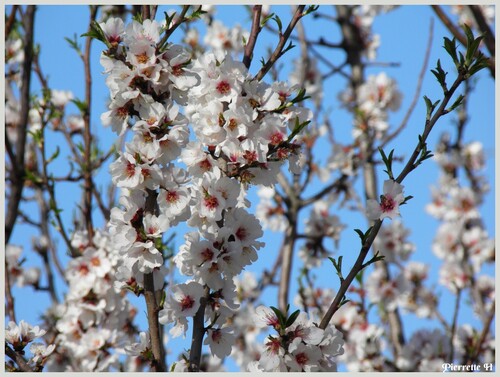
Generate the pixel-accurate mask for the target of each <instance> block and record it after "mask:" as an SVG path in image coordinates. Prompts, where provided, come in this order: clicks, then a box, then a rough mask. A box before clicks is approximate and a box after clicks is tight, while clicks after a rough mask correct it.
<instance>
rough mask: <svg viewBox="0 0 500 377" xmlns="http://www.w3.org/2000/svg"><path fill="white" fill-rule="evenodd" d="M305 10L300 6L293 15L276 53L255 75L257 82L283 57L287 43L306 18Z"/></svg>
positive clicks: (281, 36) (303, 6)
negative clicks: (297, 25)
mask: <svg viewBox="0 0 500 377" xmlns="http://www.w3.org/2000/svg"><path fill="white" fill-rule="evenodd" d="M304 8H305V5H299V6H298V7H297V9H296V11H295V14H294V15H293V18H292V20H291V21H290V23H289V24H288V26H287V28H286V30H285V32H284V33H283V34H281V35H280V40H279V42H278V45H277V46H276V48H275V50H274V52H273V53H272V55H271V57H270V58H269V60H268V61H267V62H266V63H265V64H264V66H263V67H262V68H261V69H260V71H259V72H258V73H257V75H255V79H256V80H257V81H260V80H262V78H263V77H264V76H265V75H266V73H267V72H269V70H270V69H271V67H272V66H273V65H274V63H276V61H277V60H278V59H279V58H280V57H281V56H282V55H283V53H284V52H283V49H284V47H285V44H286V42H287V41H288V38H289V37H290V34H292V31H293V29H294V27H295V25H296V24H297V22H299V20H300V19H301V18H302V17H303V16H304Z"/></svg>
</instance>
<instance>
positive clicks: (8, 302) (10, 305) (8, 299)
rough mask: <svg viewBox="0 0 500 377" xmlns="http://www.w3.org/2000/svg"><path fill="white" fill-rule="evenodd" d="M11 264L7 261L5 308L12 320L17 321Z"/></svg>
mask: <svg viewBox="0 0 500 377" xmlns="http://www.w3.org/2000/svg"><path fill="white" fill-rule="evenodd" d="M8 267H9V265H8V264H7V261H5V310H6V312H7V315H8V316H9V318H10V320H11V321H14V322H16V311H15V310H14V297H13V296H12V287H11V285H10V277H9V275H10V274H9V268H8Z"/></svg>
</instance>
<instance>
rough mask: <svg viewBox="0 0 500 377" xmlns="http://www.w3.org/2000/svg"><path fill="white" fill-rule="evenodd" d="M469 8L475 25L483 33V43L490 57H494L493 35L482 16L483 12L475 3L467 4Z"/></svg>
mask: <svg viewBox="0 0 500 377" xmlns="http://www.w3.org/2000/svg"><path fill="white" fill-rule="evenodd" d="M468 7H469V9H470V10H471V12H472V15H473V16H474V19H475V20H476V23H477V25H478V26H479V30H480V31H481V33H483V34H484V39H483V40H484V44H485V45H486V48H487V49H488V51H489V53H490V55H491V57H492V58H495V36H494V34H493V32H492V31H491V28H490V25H488V23H487V22H486V19H485V18H484V14H483V12H482V11H481V8H479V6H477V5H468Z"/></svg>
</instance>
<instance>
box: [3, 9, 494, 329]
mask: <svg viewBox="0 0 500 377" xmlns="http://www.w3.org/2000/svg"><path fill="white" fill-rule="evenodd" d="M165 8H166V7H165ZM324 8H326V9H324V10H323V11H324V12H329V13H332V12H331V10H329V9H328V6H324ZM7 9H8V8H7ZM320 9H321V8H320ZM272 11H275V12H278V13H279V14H280V16H281V17H282V19H283V21H284V23H286V22H287V20H288V19H289V17H290V8H289V7H286V6H284V7H275V6H273V8H272ZM7 12H8V10H7ZM161 14H163V10H159V11H158V17H160V15H161ZM216 18H217V19H221V20H222V21H223V22H224V23H225V24H226V26H232V25H235V24H236V23H239V24H241V25H242V26H244V27H245V28H246V29H247V30H249V29H250V19H249V17H248V13H247V12H246V10H245V9H244V8H243V7H240V6H227V7H219V8H218V11H217V14H216ZM431 18H435V17H434V15H433V12H432V10H431V8H430V7H428V6H403V7H401V8H399V9H396V10H394V11H392V12H390V13H388V14H384V15H381V16H379V17H377V18H376V20H375V23H374V31H375V32H376V33H377V34H380V36H381V46H380V48H379V49H378V55H377V59H376V61H378V62H384V63H389V62H395V63H400V66H399V67H382V66H379V65H376V66H372V67H369V68H368V69H367V71H366V73H367V75H368V74H376V73H378V72H381V71H385V72H386V73H387V74H388V75H389V76H390V77H392V78H394V79H396V81H397V82H398V85H399V88H400V90H401V91H402V92H403V93H404V97H403V102H402V106H401V110H400V111H399V112H397V113H395V114H393V115H391V117H390V124H391V126H392V127H394V126H397V125H398V124H399V123H400V122H401V120H402V119H403V117H404V115H405V112H406V109H407V108H408V106H409V104H410V102H411V100H412V98H413V94H414V90H415V87H416V84H417V79H418V74H419V72H420V69H421V66H422V62H423V57H424V54H425V50H426V46H427V39H428V30H429V23H430V20H431ZM87 23H88V9H87V7H81V6H39V7H38V9H37V12H36V25H35V30H36V31H35V41H36V43H39V44H40V46H41V55H40V63H41V66H42V69H43V71H44V73H45V74H46V75H48V81H49V85H50V87H51V88H53V89H60V90H71V91H72V92H73V93H74V95H75V97H78V98H83V97H84V77H83V75H82V72H83V70H82V67H83V65H82V62H81V60H80V59H79V57H78V56H77V55H76V54H75V53H74V51H73V50H71V49H70V48H69V46H68V44H67V42H66V41H65V40H64V37H69V38H72V37H73V35H74V34H76V35H77V36H79V35H81V34H83V33H84V32H85V31H86V29H87ZM312 25H313V24H312V23H311V20H310V19H306V20H305V29H306V33H307V36H308V38H310V39H315V38H317V37H318V36H319V35H320V33H321V32H323V30H324V28H325V27H331V26H329V25H330V24H327V23H326V22H325V21H319V23H318V24H316V26H312ZM180 34H181V33H180V32H178V33H176V34H174V40H176V38H178V37H179V36H180ZM339 36H340V34H339V31H338V29H337V28H332V31H331V33H330V34H329V35H328V38H329V40H331V41H333V42H335V41H339V39H340V38H339ZM444 36H449V33H448V32H447V30H446V29H445V28H444V27H443V26H442V25H441V23H440V22H439V20H437V19H435V22H434V38H433V43H432V49H431V57H430V67H429V69H430V68H433V67H434V64H435V62H436V61H437V59H438V58H440V59H441V62H442V64H443V68H444V69H445V70H446V71H449V72H450V74H449V77H453V67H452V66H451V65H450V61H449V60H448V59H447V55H446V52H445V51H444V49H442V47H441V46H442V44H443V37H444ZM275 42H276V39H275V38H273V37H270V34H269V33H263V34H262V39H261V38H259V41H258V44H257V48H256V50H255V58H254V61H253V64H252V67H251V72H254V73H255V72H256V71H257V70H258V68H259V65H260V63H259V60H260V57H261V56H267V52H266V51H267V50H266V48H267V47H268V46H269V45H272V44H274V43H275ZM81 44H82V45H83V44H84V41H83V40H82V41H81ZM102 48H103V46H102V45H101V44H100V43H99V42H94V43H93V49H92V52H93V56H94V59H93V62H92V75H93V93H92V94H93V107H92V129H93V132H94V134H96V135H97V136H98V138H99V140H100V141H101V144H100V145H101V147H102V148H103V149H104V150H107V148H109V147H110V146H111V144H112V143H113V141H114V135H113V134H112V132H111V130H110V129H107V128H103V127H102V125H101V124H100V120H99V117H100V114H101V113H102V112H104V111H105V110H106V101H107V98H108V91H107V88H106V86H105V84H104V75H102V73H101V72H102V68H101V66H100V65H99V54H100V52H101V50H102ZM299 53H300V51H299V48H296V49H294V50H292V51H291V52H290V53H288V54H287V55H286V56H285V57H284V59H283V62H284V67H283V69H282V71H281V74H282V77H281V78H282V79H284V78H285V77H286V74H287V72H288V71H289V70H290V68H291V64H290V61H291V59H293V58H294V57H296V56H298V54H299ZM330 56H331V58H332V60H333V63H334V64H335V63H339V62H341V59H342V57H341V55H340V54H339V53H338V52H336V53H333V54H331V55H330ZM488 75H489V73H488V72H487V70H485V71H483V72H481V73H480V74H479V75H478V76H479V80H478V83H477V85H476V89H475V92H474V95H473V96H472V97H471V100H470V103H469V109H470V111H471V114H472V120H471V123H470V124H469V125H468V127H467V128H466V131H465V135H464V141H466V142H469V141H473V140H479V141H481V142H482V143H483V145H484V148H485V151H486V158H487V159H486V165H487V168H486V171H485V172H484V174H485V175H486V176H487V177H489V178H490V180H489V183H490V185H491V191H490V193H489V194H488V195H487V197H486V200H485V203H484V204H483V206H482V208H481V210H482V215H483V218H484V222H485V225H486V228H487V230H488V232H489V234H490V236H491V237H493V236H494V230H495V223H494V220H495V217H494V216H495V212H494V208H495V206H494V192H495V186H494V185H495V181H494V178H493V177H494V172H495V166H494V148H495V141H494V140H495V139H494V122H495V118H494V114H495V113H494V82H492V80H488ZM346 84H347V82H346V80H345V79H344V78H342V77H340V76H334V77H333V78H332V79H329V80H327V81H325V83H324V88H325V95H324V98H325V99H330V98H331V100H330V101H329V105H328V106H331V107H332V116H331V121H332V124H333V125H334V129H335V136H336V137H337V138H338V139H339V141H341V142H344V143H348V142H350V141H351V125H352V118H351V115H350V114H348V113H347V112H346V111H345V110H343V109H341V108H340V104H339V101H337V95H338V93H339V92H341V91H342V90H344V88H345V87H346ZM37 90H39V86H38V83H37V80H35V84H34V86H33V91H35V92H36V91H37ZM423 94H426V95H427V96H428V97H430V98H431V99H439V98H440V96H441V90H440V87H439V85H438V84H437V83H436V81H435V79H434V78H433V76H432V75H431V74H428V75H426V77H425V79H424V82H423V89H422V95H423ZM71 112H74V113H76V112H77V110H76V109H75V108H73V109H72V111H70V113H71ZM424 118H425V106H424V103H423V100H421V99H420V100H419V103H418V105H417V107H416V109H415V111H414V113H413V115H412V117H411V119H410V121H409V124H408V127H407V128H406V129H405V131H404V132H403V133H401V135H400V136H399V137H398V138H397V139H396V141H394V142H393V143H392V144H391V145H388V147H387V150H390V149H391V148H395V149H396V152H395V153H396V154H398V153H401V154H402V155H403V156H406V157H408V155H409V153H410V151H412V150H413V148H414V146H415V144H416V143H417V134H418V133H419V132H421V130H422V129H423V123H424ZM454 119H455V118H454V115H449V116H447V117H446V118H445V119H443V120H442V121H440V122H439V124H438V125H437V127H436V129H435V131H434V132H433V133H432V134H431V137H430V139H429V143H428V145H429V147H430V148H431V149H433V148H434V147H435V146H436V142H437V140H438V139H439V136H440V135H441V132H442V131H445V130H447V131H448V132H450V134H451V135H453V137H454V135H455V133H454V126H453V121H454ZM58 145H59V146H62V145H64V140H63V139H62V138H60V139H59V138H52V139H50V140H48V149H49V150H48V154H50V152H51V150H55V148H56V146H58ZM53 169H54V171H57V172H58V175H59V174H61V175H62V173H63V172H66V171H67V169H68V168H67V161H66V160H65V158H64V151H63V153H62V154H61V157H60V158H59V161H58V162H57V163H55V164H54V166H53ZM399 169H401V166H400V165H396V166H395V171H396V172H398V171H399ZM378 173H379V179H380V185H379V190H381V186H382V181H383V176H382V174H383V173H382V169H380V170H379V172H378ZM437 179H438V170H437V167H436V164H435V163H434V162H433V161H427V162H425V163H424V165H423V166H421V167H419V168H418V169H417V170H416V171H415V172H413V173H412V174H410V175H409V176H408V178H407V179H406V180H405V182H404V185H405V187H406V192H405V193H406V195H413V196H414V199H412V200H411V201H410V202H409V204H407V205H405V206H404V207H403V208H402V211H401V212H402V216H403V218H402V220H403V221H404V223H405V225H406V226H407V227H408V228H410V229H412V235H411V237H410V240H411V241H412V242H414V243H415V244H416V246H417V251H416V253H415V255H414V256H413V257H412V260H416V261H423V262H426V263H429V264H430V265H431V270H430V274H431V281H432V282H434V283H436V282H437V274H438V267H439V264H440V263H439V261H438V259H436V258H435V257H434V255H433V254H432V251H431V244H432V240H433V238H434V237H435V232H436V229H437V226H438V222H436V221H435V220H434V219H433V218H432V217H431V216H429V215H428V214H427V213H426V212H425V209H424V207H425V205H426V204H427V203H429V201H430V188H429V186H430V185H432V184H434V183H435V182H437ZM96 182H98V184H101V185H103V184H107V183H108V182H109V175H108V173H107V170H106V169H103V170H102V171H101V172H100V173H99V175H98V177H97V179H96ZM57 190H58V191H57V193H56V194H57V196H58V198H59V200H61V202H60V205H59V206H60V207H62V208H64V212H63V217H64V219H65V222H66V224H68V226H69V225H70V223H71V216H72V214H73V211H74V208H75V203H78V202H79V201H80V192H79V191H76V188H75V186H74V185H61V186H60V187H58V188H57ZM253 197H255V196H254V194H251V196H250V198H253ZM26 208H28V207H26ZM29 210H31V211H36V208H35V207H31V208H30V209H29ZM302 218H303V219H304V218H306V217H305V216H303V217H302ZM342 222H344V223H345V224H346V225H347V228H346V229H345V230H344V231H343V233H342V239H341V242H340V247H339V252H338V253H337V255H344V260H345V262H344V263H345V265H346V266H348V265H349V264H350V263H352V261H353V260H354V259H353V258H354V257H355V256H356V255H357V251H358V250H359V246H358V245H359V239H358V236H357V235H356V234H355V233H354V231H353V230H352V229H354V228H361V229H363V228H365V227H366V225H365V224H366V221H365V220H364V219H363V217H362V216H360V215H358V214H349V213H344V212H343V213H342ZM96 224H97V225H103V222H102V219H100V218H99V217H96ZM177 234H178V235H179V238H178V240H177V241H176V245H177V246H179V245H180V244H182V242H183V240H182V234H183V232H182V231H180V230H179V231H178V232H177ZM31 235H35V234H34V233H33V229H32V228H29V227H27V226H23V225H18V226H16V228H15V230H14V233H13V236H12V243H14V244H21V245H24V247H25V255H26V257H27V262H26V265H27V266H29V265H38V264H39V260H38V256H36V255H35V254H34V253H33V252H32V251H31V250H30V248H31V244H30V241H31ZM281 240H282V238H281V236H280V235H278V234H275V233H266V235H265V239H264V241H265V242H266V248H265V249H264V250H263V251H262V252H261V258H260V259H259V261H258V262H257V263H255V265H253V266H252V267H251V268H249V269H248V270H250V271H259V270H261V268H262V267H263V266H269V265H270V264H272V263H273V262H274V259H275V256H276V253H277V250H278V249H279V247H280V245H281ZM58 245H59V246H60V255H61V256H62V255H63V254H64V245H63V243H62V241H61V240H59V243H58ZM266 254H267V255H266ZM63 260H64V261H67V258H64V257H63ZM299 263H300V261H299V259H298V258H296V260H295V261H294V265H295V266H297V265H299ZM487 271H488V273H490V274H493V268H489V269H487ZM331 273H332V268H331V265H330V264H329V263H325V264H324V265H323V266H322V268H320V269H318V271H317V272H316V275H317V276H318V281H321V282H322V283H323V284H324V285H325V286H328V287H331V288H334V289H336V288H337V287H338V281H336V280H334V281H333V280H331V278H330V276H331ZM296 276H297V275H294V276H292V282H295V281H296ZM294 285H295V286H296V284H295V283H294ZM292 288H293V287H292ZM442 292H443V296H442V301H441V306H442V308H443V313H444V316H445V318H447V319H450V318H451V315H452V313H451V311H450V310H448V309H447V308H449V307H452V306H453V305H452V304H453V303H454V301H453V298H452V296H451V295H449V294H448V292H447V291H445V290H444V289H443V290H442ZM14 296H15V298H16V311H17V316H18V318H19V319H25V320H27V321H28V322H30V323H33V324H36V323H38V322H39V315H40V314H41V313H42V312H43V311H44V310H45V309H46V307H47V305H48V295H45V294H44V293H43V292H33V291H32V289H31V288H25V289H22V290H20V289H15V290H14ZM265 297H266V300H268V304H270V305H273V304H275V297H276V290H273V289H270V290H269V291H266V296H265ZM131 298H132V297H131ZM135 302H137V301H135ZM34 303H36V305H34ZM34 307H35V308H36V309H35V310H33V308H34ZM139 313H140V314H141V313H142V311H139ZM140 314H139V317H140ZM138 319H139V323H144V321H141V318H138ZM404 321H405V324H406V325H407V326H408V329H409V331H410V332H412V331H413V330H414V329H416V328H421V327H429V326H435V323H434V322H432V321H424V320H420V319H419V320H415V317H413V316H406V317H405V318H404ZM467 321H470V322H471V323H473V324H478V321H477V319H476V318H475V317H473V316H472V314H471V311H470V310H469V309H468V308H467V307H466V306H465V305H464V306H463V310H462V311H461V316H460V317H459V323H463V322H467ZM143 329H145V325H144V326H143ZM408 337H409V336H408Z"/></svg>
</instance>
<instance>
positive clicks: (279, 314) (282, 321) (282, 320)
mask: <svg viewBox="0 0 500 377" xmlns="http://www.w3.org/2000/svg"><path fill="white" fill-rule="evenodd" d="M269 308H270V309H271V310H272V311H273V312H274V314H276V317H277V318H278V321H279V323H280V327H281V329H286V326H285V324H286V320H285V316H284V315H283V313H282V312H281V310H279V309H278V308H275V307H274V306H270V307H269Z"/></svg>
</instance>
